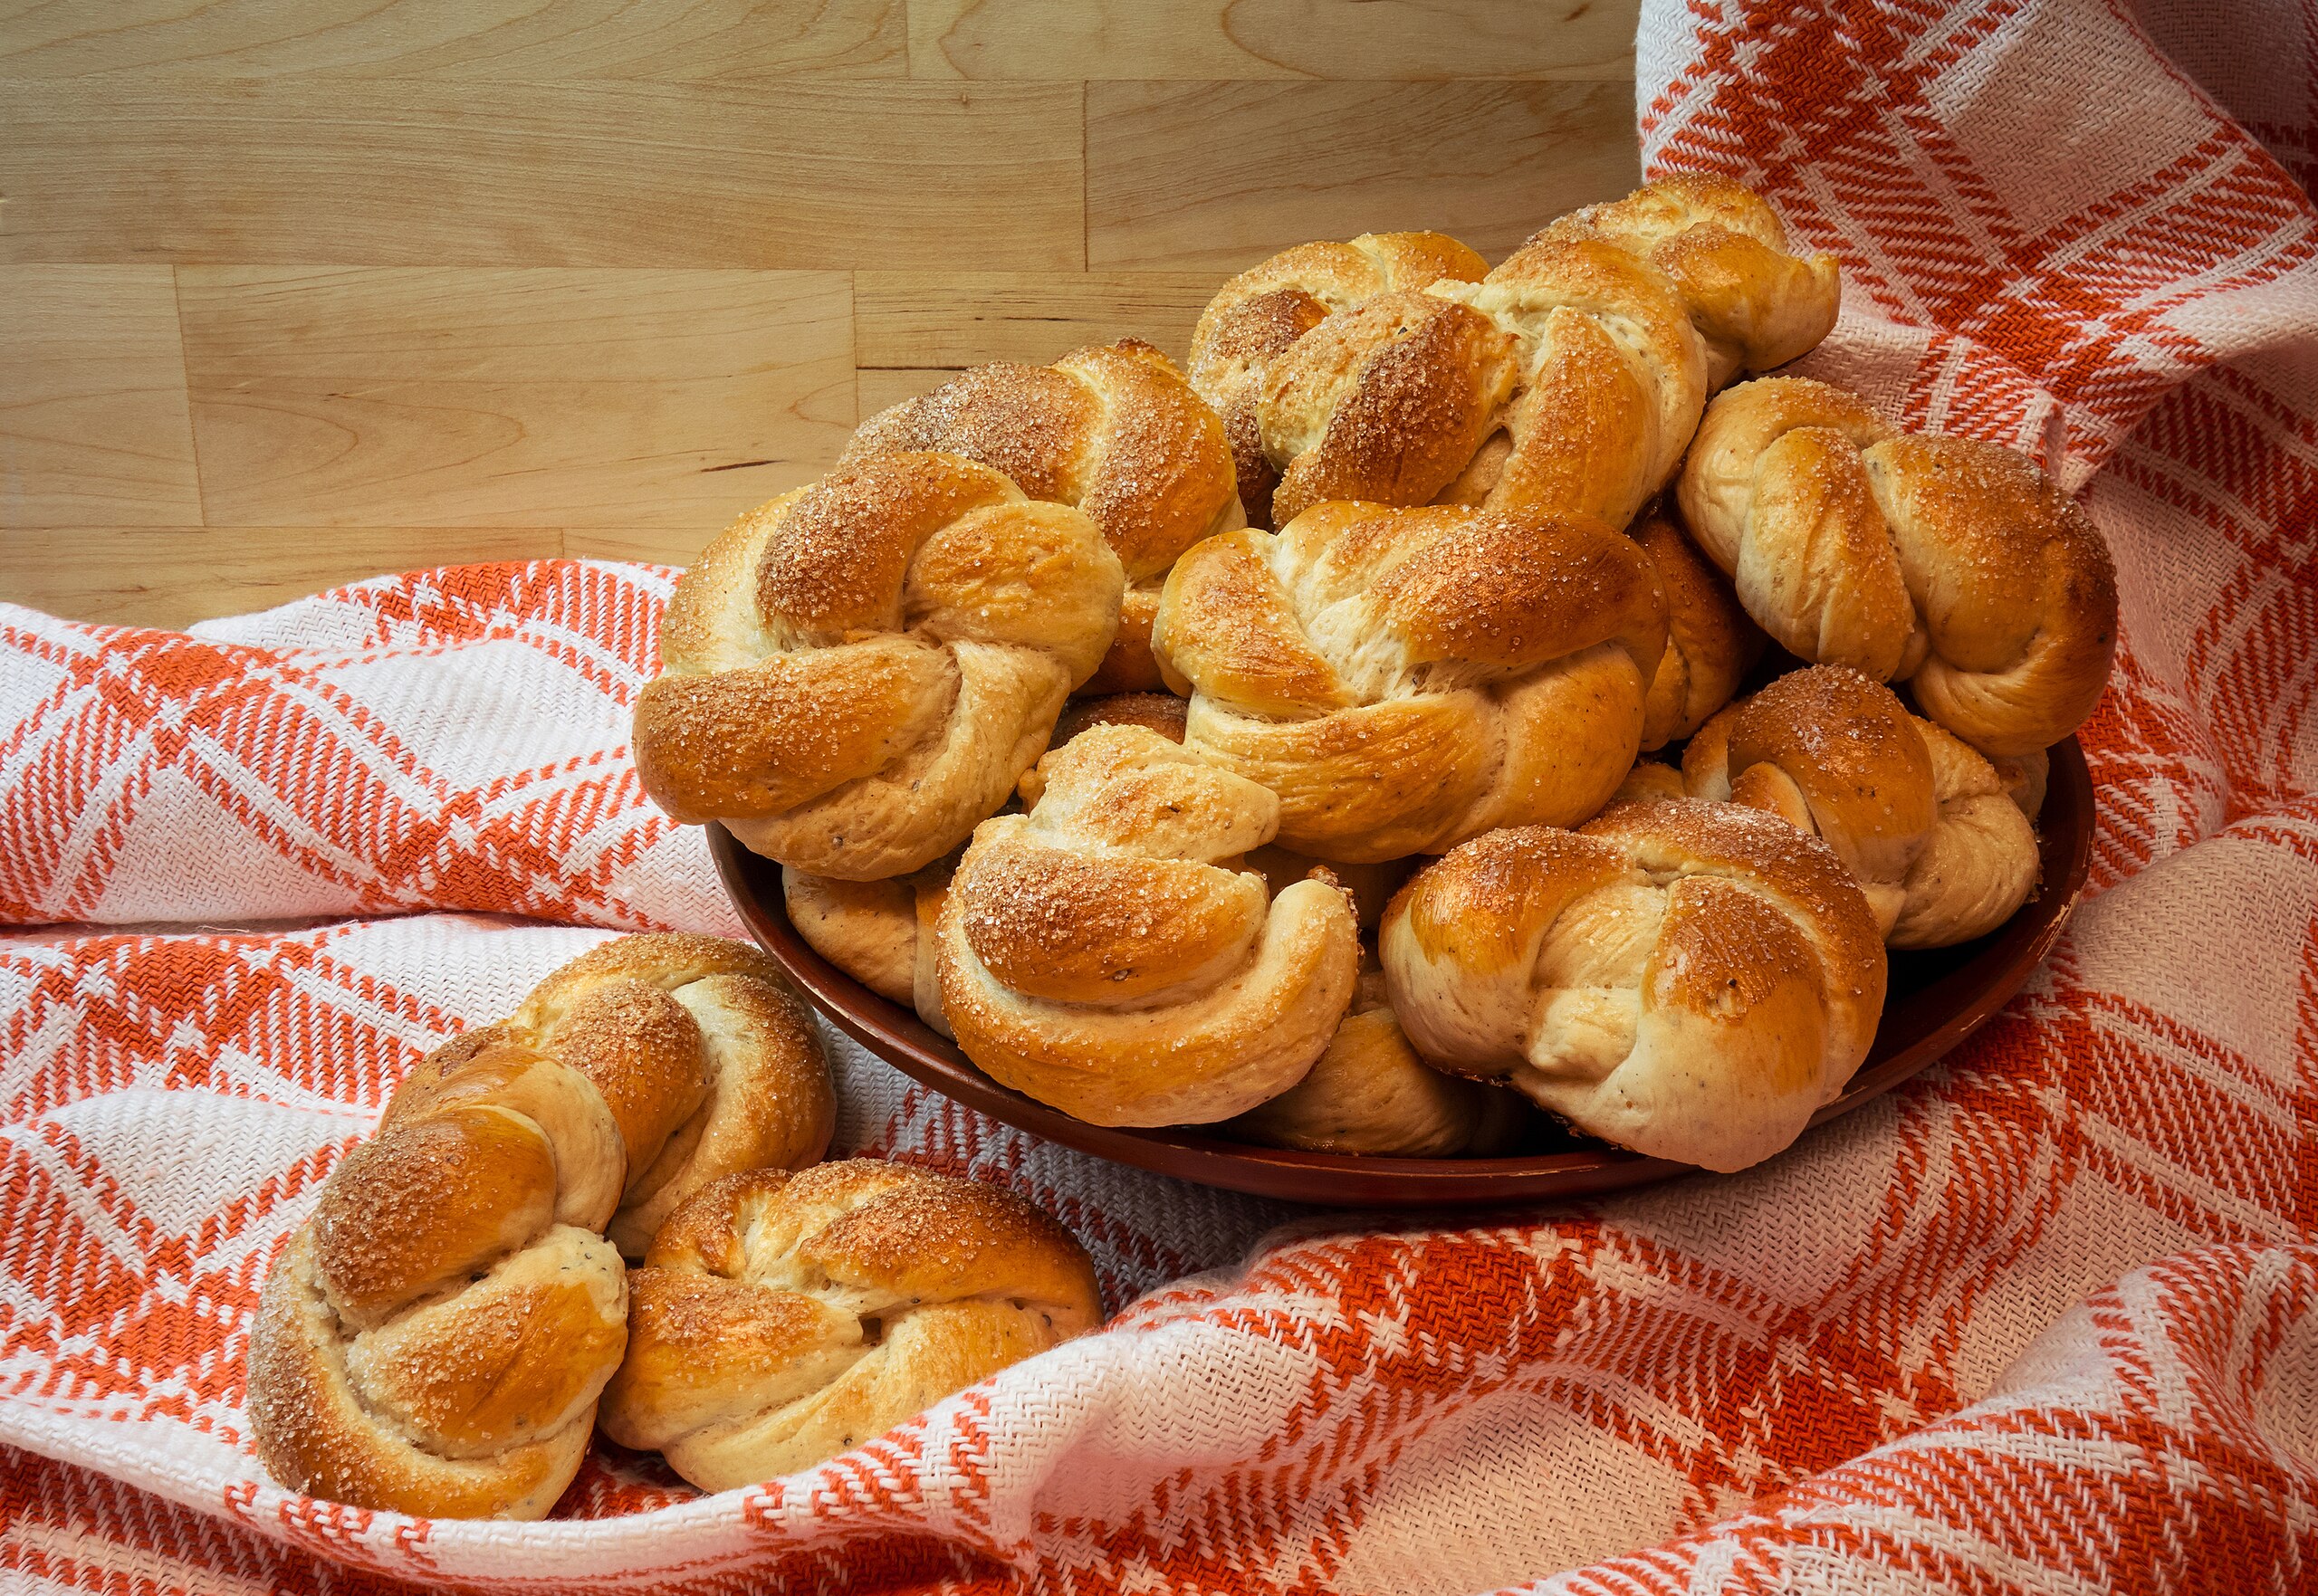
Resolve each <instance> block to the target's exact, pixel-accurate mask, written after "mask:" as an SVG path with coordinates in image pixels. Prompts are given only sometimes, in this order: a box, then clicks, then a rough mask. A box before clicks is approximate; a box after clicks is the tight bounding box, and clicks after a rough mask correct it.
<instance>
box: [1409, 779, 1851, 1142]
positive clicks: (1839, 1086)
mask: <svg viewBox="0 0 2318 1596" xmlns="http://www.w3.org/2000/svg"><path fill="white" fill-rule="evenodd" d="M1379 947H1380V951H1381V953H1382V956H1383V960H1384V976H1385V982H1386V985H1387V988H1388V989H1389V990H1390V992H1391V995H1392V1002H1393V1008H1394V1012H1395V1013H1396V1014H1398V1015H1399V1017H1400V1021H1401V1024H1402V1026H1403V1027H1404V1028H1405V1029H1406V1030H1407V1032H1408V1036H1409V1039H1410V1040H1411V1041H1412V1042H1413V1043H1414V1044H1415V1045H1416V1047H1417V1051H1418V1052H1420V1053H1422V1054H1423V1055H1424V1056H1425V1057H1426V1058H1428V1059H1430V1060H1432V1063H1433V1064H1434V1065H1435V1066H1437V1067H1440V1068H1442V1069H1447V1070H1451V1071H1452V1072H1455V1073H1459V1074H1464V1075H1479V1076H1483V1077H1491V1078H1496V1077H1501V1078H1503V1079H1504V1080H1505V1081H1506V1082H1507V1083H1508V1084H1509V1085H1513V1086H1516V1087H1518V1088H1519V1089H1520V1090H1521V1091H1522V1092H1523V1093H1525V1094H1528V1096H1529V1097H1530V1098H1531V1099H1532V1100H1533V1101H1535V1102H1536V1103H1537V1104H1540V1105H1541V1106H1543V1107H1545V1108H1547V1109H1550V1110H1551V1111H1553V1112H1554V1113H1558V1114H1560V1115H1561V1116H1562V1117H1563V1118H1565V1119H1566V1120H1568V1121H1569V1122H1570V1123H1572V1124H1574V1125H1576V1127H1577V1128H1578V1129H1579V1130H1582V1131H1585V1132H1587V1133H1589V1134H1591V1135H1595V1136H1599V1137H1601V1138H1602V1139H1603V1140H1604V1141H1606V1142H1615V1143H1616V1144H1618V1145H1619V1146H1622V1147H1628V1148H1632V1149H1633V1151H1635V1152H1642V1153H1645V1154H1648V1155H1650V1156H1652V1157H1657V1158H1668V1159H1677V1160H1680V1161H1682V1162H1685V1163H1693V1164H1699V1165H1702V1166H1704V1167H1705V1168H1707V1169H1711V1170H1725V1171H1728V1170H1737V1169H1743V1168H1745V1167H1746V1166H1747V1165H1748V1164H1751V1163H1755V1162H1758V1161H1760V1160H1762V1159H1765V1158H1767V1157H1769V1156H1770V1155H1771V1154H1772V1153H1774V1152H1778V1151H1779V1150H1780V1149H1781V1148H1783V1147H1785V1146H1786V1145H1787V1143H1789V1142H1792V1141H1794V1140H1795V1138H1796V1136H1797V1135H1798V1134H1800V1133H1801V1132H1802V1130H1803V1127H1804V1126H1805V1125H1806V1123H1809V1121H1810V1118H1811V1115H1812V1114H1813V1113H1815V1112H1816V1111H1817V1110H1818V1109H1819V1108H1820V1107H1821V1105H1823V1104H1826V1103H1828V1102H1831V1101H1833V1100H1834V1098H1835V1097H1836V1096H1837V1095H1838V1094H1840V1093H1841V1092H1842V1090H1843V1087H1844V1083H1845V1082H1846V1081H1848V1080H1849V1079H1850V1078H1851V1075H1852V1073H1853V1071H1854V1070H1856V1069H1857V1068H1858V1067H1859V1065H1860V1061H1861V1060H1862V1059H1863V1058H1864V1057H1865V1056H1867V1048H1868V1044H1869V1042H1870V1041H1871V1040H1872V1039H1873V1037H1874V1034H1875V1024H1876V1021H1877V1019H1878V1018H1880V1016H1881V1015H1882V1008H1883V989H1884V980H1885V964H1884V955H1883V946H1882V941H1881V940H1880V939H1879V938H1878V937H1877V935H1876V928H1875V919H1874V916H1873V913H1870V912H1869V909H1868V907H1867V902H1866V899H1865V898H1864V897H1863V896H1862V895H1861V893H1860V890H1859V887H1858V886H1857V885H1856V884H1854V883H1853V881H1852V879H1851V877H1850V875H1849V874H1846V873H1845V871H1844V867H1843V865H1842V863H1841V862H1840V861H1839V860H1837V859H1836V858H1835V856H1834V855H1833V854H1832V853H1830V852H1829V851H1828V850H1827V848H1826V847H1825V845H1823V844H1821V843H1819V842H1817V841H1815V840H1814V839H1812V838H1810V837H1807V836H1804V835H1803V834H1802V833H1800V832H1798V831H1796V829H1795V828H1794V827H1791V826H1788V825H1786V824H1785V823H1784V822H1782V821H1780V820H1778V819H1777V818H1776V817H1773V816H1769V815H1765V814H1761V813H1759V812H1758V811H1756V810H1752V809H1746V808H1738V807H1737V806H1735V805H1730V804H1709V803H1701V802H1698V801H1696V800H1693V799H1688V798H1677V799H1672V800H1669V801H1667V802H1663V803H1655V804H1622V805H1620V806H1618V807H1617V808H1614V809H1611V810H1609V811H1607V812H1606V813H1604V814H1603V815H1602V816H1601V817H1599V818H1597V819H1596V820H1595V821H1594V822H1593V823H1592V824H1590V825H1588V826H1587V827H1585V828H1584V829H1583V830H1582V831H1577V832H1567V831H1556V830H1553V829H1551V828H1548V827H1538V826H1532V827H1518V828H1515V829H1510V830H1505V831H1494V832H1490V833H1489V834H1488V835H1487V836H1480V837H1476V838H1474V839H1473V840H1472V841H1471V842H1469V843H1467V844H1465V845H1464V846H1461V847H1459V848H1457V849H1455V850H1454V851H1452V852H1451V853H1450V854H1449V855H1446V856H1445V857H1443V858H1442V859H1440V860H1438V861H1437V862H1435V863H1434V864H1432V865H1428V866H1427V867H1426V868H1425V869H1423V870H1422V871H1420V872H1418V874H1417V875H1416V876H1415V878H1414V879H1413V880H1412V881H1411V882H1410V883H1409V884H1408V885H1407V886H1406V887H1404V888H1403V889H1402V891H1401V894H1400V895H1399V896H1398V897H1396V898H1394V900H1393V905H1392V907H1391V908H1390V909H1389V910H1387V911H1386V912H1385V916H1384V930H1383V932H1382V935H1381V937H1380V940H1379Z"/></svg>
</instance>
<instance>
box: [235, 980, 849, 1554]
mask: <svg viewBox="0 0 2318 1596" xmlns="http://www.w3.org/2000/svg"><path fill="white" fill-rule="evenodd" d="M834 1117H835V1099H834V1096H833V1094H832V1093H831V1090H830V1086H829V1071H828V1066H827V1064H826V1062H825V1061H824V1060H823V1058H822V1056H821V1052H820V1044H819V1037H818V1035H817V1034H816V1032H815V1031H814V1029H813V1026H812V1022H811V1019H810V1018H809V1015H808V1014H807V1012H806V1010H805V1008H804V1006H803V1004H802V1003H801V1002H800V1000H799V999H797V998H796V996H795V995H794V994H793V993H792V992H790V990H789V989H788V987H787V984H786V982H785V980H782V978H781V975H780V973H779V970H778V968H777V967H776V966H775V965H773V964H772V963H771V960H768V959H767V958H766V957H765V956H764V954H762V953H761V952H760V951H757V950H756V949H754V948H750V947H745V946H742V945H741V944H739V943H734V942H727V941H721V940H719V939H717V938H714V937H702V936H689V935H647V936H634V937H625V938H621V939H618V940H617V941H611V942H608V943H605V944H603V945H601V946H599V947H598V948H596V949H594V950H592V951H589V952H588V953H585V954H583V955H581V956H580V958H578V959H575V960H571V961H570V963H568V964H566V965H564V966H563V967H562V968H561V969H560V970H557V971H555V972H554V973H553V974H551V976H549V977H548V979H547V980H544V981H542V982H541V983H540V985H539V986H538V987H536V988H534V989H532V992H531V994H530V995H529V996H528V997H527V998H526V999H524V1001H523V1003H522V1006H521V1007H520V1008H518V1009H517V1010H516V1012H515V1014H514V1015H513V1016H512V1017H510V1018H507V1019H505V1020H502V1021H500V1022H498V1023H497V1024H494V1025H491V1026H486V1027H480V1028H478V1029H477V1030H476V1031H474V1032H472V1033H469V1034H468V1035H467V1036H465V1037H459V1038H457V1039H455V1040H454V1041H452V1042H450V1043H448V1044H445V1046H443V1047H440V1048H438V1049H436V1051H435V1052H434V1053H433V1054H430V1055H429V1056H427V1057H426V1059H424V1060H422V1061H421V1062H420V1064H419V1065H418V1066H417V1068H416V1069H414V1070H413V1071H412V1072H411V1075H410V1076H409V1077H408V1079H407V1081H406V1082H405V1084H404V1085H403V1087H402V1088H401V1089H400V1090H398V1092H397V1093H396V1094H395V1096H394V1098H393V1099H392V1100H391V1101H390V1102H389V1103H388V1108H387V1112H386V1114H385V1116H384V1117H383V1119H382V1121H381V1123H380V1127H379V1130H378V1134H377V1135H376V1136H374V1137H373V1138H372V1139H371V1140H370V1141H369V1142H365V1143H363V1144H362V1145H360V1146H359V1147H357V1148H356V1149H354V1151H353V1152H350V1153H349V1154H348V1155H347V1157H346V1158H345V1159H344V1160H342V1161H340V1164H339V1166H338V1168H337V1169H336V1170H334V1171H332V1172H331V1174H330V1179H329V1180H328V1181H326V1182H325V1183H324V1185H323V1188H322V1193H321V1200H320V1202H319V1203H318V1205H317V1207H316V1209H315V1215H314V1219H313V1221H312V1223H311V1225H310V1226H308V1227H305V1228H302V1229H301V1230H300V1231H299V1233H298V1234H297V1236H296V1237H295V1238H293V1240H292V1247H291V1249H290V1251H289V1252H288V1253H287V1254H286V1255H285V1256H284V1257H283V1260H282V1262H281V1264H280V1265H279V1266H277V1267H276V1269H275V1272H274V1274H273V1277H272V1278H271V1279H270V1280H269V1281H268V1283H267V1286H266V1295H265V1305H264V1308H263V1311H262V1313H261V1315H260V1323H259V1324H258V1326H257V1328H256V1330H255V1331H254V1333H253V1339H252V1343H251V1355H250V1391H251V1404H250V1410H251V1415H252V1421H253V1427H254V1431H255V1434H256V1438H257V1442H258V1447H259V1453H260V1456H261V1457H263V1458H264V1459H265V1460H266V1463H267V1467H269V1468H270V1469H271V1470H272V1471H273V1474H274V1476H275V1477H276V1478H278V1479H280V1480H281V1481H282V1482H283V1484H285V1485H287V1486H291V1487H292V1488H294V1489H299V1490H304V1491H308V1492H311V1493H316V1494H321V1495H327V1496H333V1497H336V1498H337V1499H339V1500H341V1501H346V1502H350V1503H353V1504H355V1505H360V1506H373V1507H391V1508H393V1509H395V1510H397V1511H400V1512H407V1513H413V1514H417V1515H426V1516H437V1517H442V1516H457V1515H506V1516H529V1517H539V1516H541V1515H544V1514H545V1513H546V1512H547V1511H548V1509H549V1508H550V1507H551V1506H552V1505H554V1502H555V1498H556V1496H557V1495H558V1494H559V1493H560V1491H561V1489H562V1488H563V1486H564V1485H565V1484H566V1483H568V1482H569V1481H570V1477H571V1474H572V1471H573V1470H575V1469H577V1468H578V1467H579V1464H580V1457H581V1455H582V1454H583V1453H584V1451H585V1449H586V1445H587V1435H588V1430H589V1423H590V1419H591V1416H592V1414H593V1412H594V1409H595V1404H596V1399H597V1393H598V1392H599V1390H600V1389H601V1388H602V1386H603V1384H604V1382H605V1381H607V1380H608V1379H609V1378H610V1376H611V1373H612V1371H613V1369H614V1368H615V1367H616V1366H617V1365H618V1362H619V1360H620V1356H621V1352H622V1349H623V1346H624V1344H625V1334H626V1332H625V1328H624V1327H625V1325H626V1323H627V1295H626V1286H625V1284H624V1278H625V1276H624V1271H623V1269H622V1266H621V1263H620V1257H619V1252H618V1250H617V1249H616V1247H614V1246H613V1245H612V1243H611V1241H608V1240H607V1239H606V1238H605V1237H604V1236H601V1235H599V1234H597V1232H598V1231H599V1230H602V1229H606V1228H608V1230H609V1231H610V1233H611V1237H612V1238H613V1239H614V1240H619V1241H624V1242H626V1243H627V1244H628V1245H631V1246H632V1247H634V1248H635V1249H636V1250H637V1251H638V1252H640V1251H641V1249H642V1247H643V1245H644V1243H645V1241H646V1240H647V1239H648V1238H649V1234H650V1228H651V1227H652V1226H654V1225H656V1222H657V1219H658V1217H659V1215H660V1214H661V1213H663V1212H665V1211H666V1209H670V1208H673V1207H674V1206H675V1204H676V1203H677V1202H678V1201H680V1200H681V1199H683V1198H685V1196H686V1195H687V1194H689V1193H690V1192H691V1191H693V1190H695V1189H697V1188H698V1187H699V1186H701V1185H703V1184H704V1183H706V1182H708V1181H710V1180H714V1179H715V1178H716V1177H718V1176H720V1175H722V1174H724V1173H726V1172H727V1171H732V1170H735V1169H742V1168H749V1167H752V1166H754V1165H755V1164H757V1163H759V1162H761V1161H767V1160H771V1159H780V1160H787V1161H800V1162H806V1161H811V1160H813V1159H817V1158H819V1156H820V1155H821V1153H822V1152H823V1151H824V1150H825V1149H826V1147H827V1145H828V1142H829V1133H830V1131H831V1128H832V1126H833V1123H834Z"/></svg>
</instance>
